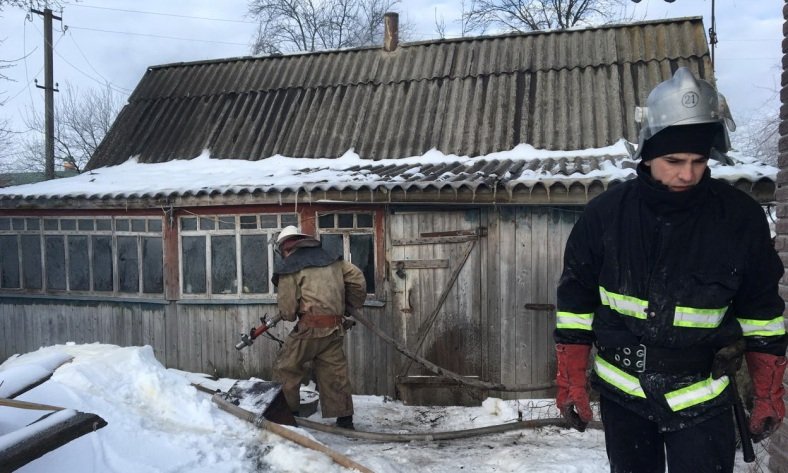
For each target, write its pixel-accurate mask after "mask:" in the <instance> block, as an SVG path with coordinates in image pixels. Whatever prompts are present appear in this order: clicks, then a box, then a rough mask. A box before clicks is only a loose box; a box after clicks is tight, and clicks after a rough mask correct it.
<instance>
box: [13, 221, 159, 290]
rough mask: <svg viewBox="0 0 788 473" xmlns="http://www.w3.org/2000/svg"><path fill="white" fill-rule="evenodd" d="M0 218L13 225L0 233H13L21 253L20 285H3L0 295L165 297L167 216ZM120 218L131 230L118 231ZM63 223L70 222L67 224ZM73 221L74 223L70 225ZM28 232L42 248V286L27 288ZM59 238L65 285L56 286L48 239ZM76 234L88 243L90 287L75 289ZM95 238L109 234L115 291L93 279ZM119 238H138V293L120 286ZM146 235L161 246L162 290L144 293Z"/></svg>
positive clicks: (18, 251) (18, 250) (136, 239)
mask: <svg viewBox="0 0 788 473" xmlns="http://www.w3.org/2000/svg"><path fill="white" fill-rule="evenodd" d="M0 219H7V220H8V221H9V222H11V224H10V225H9V228H8V229H5V228H4V229H3V230H0V235H12V236H15V237H16V241H17V255H18V263H17V264H18V268H19V285H18V287H16V288H10V287H3V288H0V295H8V294H24V295H43V296H46V295H52V296H72V295H73V296H91V297H98V298H109V297H112V298H134V299H142V298H147V299H164V297H165V287H166V284H165V280H164V278H165V274H164V259H165V256H164V253H165V248H164V245H165V243H164V219H163V217H160V216H153V215H122V216H121V215H62V216H60V215H40V216H31V215H22V216H16V215H11V216H8V215H6V216H0ZM14 220H21V221H23V222H24V228H22V229H19V228H15V227H14V224H13V221H14ZM30 221H37V222H38V223H37V225H36V226H37V228H32V229H31V228H30V224H29V222H30ZM87 221H89V222H91V223H90V228H87V229H85V228H81V226H82V225H83V224H85V222H87ZM118 221H127V222H128V229H127V230H125V229H122V230H118V223H117V222H118ZM132 221H135V222H137V221H142V224H143V227H144V229H143V230H142V231H139V230H132ZM151 221H153V222H155V221H158V222H159V223H158V224H154V225H151V223H149V222H151ZM63 222H69V223H67V224H64V223H63ZM71 222H73V226H72V225H71ZM97 222H109V225H108V228H101V229H99V227H100V226H106V224H103V225H99V224H98V223H97ZM25 235H34V236H37V237H38V249H39V252H38V253H39V257H40V260H39V264H40V269H41V273H40V286H41V287H40V288H38V289H36V288H32V289H31V288H28V287H25V286H26V281H25V277H26V272H27V269H26V268H25V265H24V258H23V253H24V250H23V243H22V242H23V237H24V236H25ZM53 237H59V238H58V239H59V241H62V247H63V253H64V254H63V260H62V261H63V265H64V267H63V273H64V274H63V276H64V288H63V289H53V288H52V287H51V281H50V273H49V269H50V268H49V267H48V264H49V263H48V262H47V239H48V238H53ZM76 237H80V238H85V240H86V246H87V263H86V264H87V279H88V288H87V289H72V285H73V282H72V269H73V268H72V262H71V258H72V255H71V251H70V250H71V240H72V239H75V238H76ZM95 237H109V241H110V245H111V251H110V258H111V261H110V263H111V265H112V271H111V274H112V290H111V291H110V290H108V291H100V290H96V289H95V286H96V284H95V283H96V281H95V280H94V270H95V257H96V254H95V241H94V238H95ZM119 237H133V238H135V245H136V253H137V264H136V267H137V283H136V288H137V290H136V292H126V291H120V287H119V283H120V280H119V276H120V275H119V266H120V262H119V260H118V238H119ZM146 238H158V239H159V240H160V247H161V268H162V271H161V273H162V274H161V276H160V279H161V290H160V291H159V292H144V291H145V275H146V274H147V273H146V271H145V268H144V263H145V259H144V256H145V253H144V249H143V246H144V243H143V242H144V240H145V239H146Z"/></svg>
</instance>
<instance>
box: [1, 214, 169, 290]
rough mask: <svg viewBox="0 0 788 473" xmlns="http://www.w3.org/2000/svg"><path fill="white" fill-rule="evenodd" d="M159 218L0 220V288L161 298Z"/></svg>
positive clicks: (160, 234)
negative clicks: (159, 296) (157, 296)
mask: <svg viewBox="0 0 788 473" xmlns="http://www.w3.org/2000/svg"><path fill="white" fill-rule="evenodd" d="M162 248H163V245H162V219H161V218H150V217H0V289H2V290H16V291H19V292H32V293H81V294H94V293H95V294H97V295H99V294H101V295H108V294H118V295H137V296H141V295H151V294H152V295H161V294H163V292H164V279H163V250H162Z"/></svg>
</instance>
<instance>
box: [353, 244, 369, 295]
mask: <svg viewBox="0 0 788 473" xmlns="http://www.w3.org/2000/svg"><path fill="white" fill-rule="evenodd" d="M373 243H374V238H372V235H350V262H351V263H353V264H355V265H356V266H358V267H359V268H360V269H361V271H362V272H363V273H364V278H365V279H366V280H367V293H372V292H375V250H374V245H373Z"/></svg>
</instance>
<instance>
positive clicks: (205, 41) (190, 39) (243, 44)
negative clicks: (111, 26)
mask: <svg viewBox="0 0 788 473" xmlns="http://www.w3.org/2000/svg"><path fill="white" fill-rule="evenodd" d="M69 28H72V29H76V30H85V31H96V32H99V33H114V34H125V35H129V36H144V37H149V38H158V39H175V40H179V41H192V42H199V43H213V44H229V45H232V46H244V47H246V46H249V45H248V44H246V43H233V42H230V41H211V40H207V39H196V38H181V37H178V36H166V35H157V34H147V33H132V32H130V31H114V30H104V29H99V28H87V27H84V26H69Z"/></svg>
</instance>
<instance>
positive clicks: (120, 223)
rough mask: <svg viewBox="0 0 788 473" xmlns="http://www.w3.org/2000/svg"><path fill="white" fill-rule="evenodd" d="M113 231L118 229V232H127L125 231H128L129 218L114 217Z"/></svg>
mask: <svg viewBox="0 0 788 473" xmlns="http://www.w3.org/2000/svg"><path fill="white" fill-rule="evenodd" d="M115 231H118V232H127V231H129V219H127V218H116V219H115Z"/></svg>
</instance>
